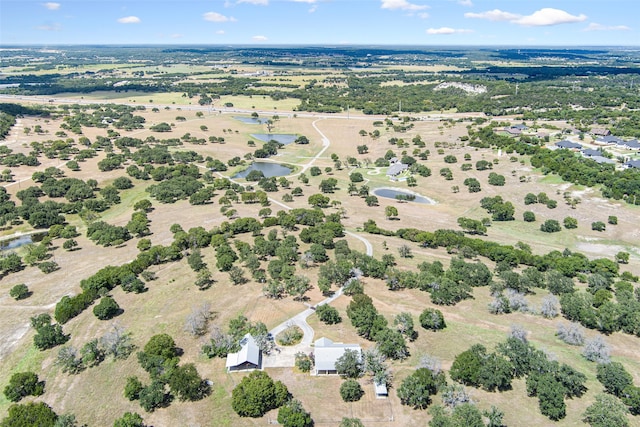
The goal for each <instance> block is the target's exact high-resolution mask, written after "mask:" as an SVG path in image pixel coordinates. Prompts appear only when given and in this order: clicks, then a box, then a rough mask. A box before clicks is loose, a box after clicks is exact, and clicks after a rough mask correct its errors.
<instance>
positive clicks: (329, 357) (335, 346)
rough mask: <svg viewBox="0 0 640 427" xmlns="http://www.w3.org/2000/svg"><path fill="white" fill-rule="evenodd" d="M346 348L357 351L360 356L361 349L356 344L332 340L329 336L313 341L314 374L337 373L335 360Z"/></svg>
mask: <svg viewBox="0 0 640 427" xmlns="http://www.w3.org/2000/svg"><path fill="white" fill-rule="evenodd" d="M347 350H352V351H357V352H358V354H359V355H360V357H362V349H361V348H360V346H359V345H358V344H343V343H340V342H333V341H331V340H330V339H329V338H320V339H318V340H316V342H315V343H314V350H313V356H314V359H315V360H314V365H315V366H314V368H313V373H314V375H332V374H334V375H335V374H337V373H338V371H337V369H336V362H337V361H338V359H339V358H340V357H342V356H343V355H344V353H345V352H346V351H347Z"/></svg>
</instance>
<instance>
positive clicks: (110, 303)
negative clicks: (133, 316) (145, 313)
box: [93, 297, 120, 320]
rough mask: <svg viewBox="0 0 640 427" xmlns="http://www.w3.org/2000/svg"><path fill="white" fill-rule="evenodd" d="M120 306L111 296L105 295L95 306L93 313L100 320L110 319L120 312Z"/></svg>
mask: <svg viewBox="0 0 640 427" xmlns="http://www.w3.org/2000/svg"><path fill="white" fill-rule="evenodd" d="M119 311H120V306H119V305H118V303H117V302H116V301H115V300H114V299H113V298H111V297H104V298H102V299H101V300H100V303H99V304H98V305H96V306H95V307H93V314H94V315H95V316H96V317H97V318H98V319H100V320H109V319H111V318H113V317H114V316H115V315H117V314H118V312H119Z"/></svg>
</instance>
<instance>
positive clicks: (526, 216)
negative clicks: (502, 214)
mask: <svg viewBox="0 0 640 427" xmlns="http://www.w3.org/2000/svg"><path fill="white" fill-rule="evenodd" d="M522 219H523V220H524V222H535V220H536V214H534V213H533V212H531V211H525V212H523V213H522Z"/></svg>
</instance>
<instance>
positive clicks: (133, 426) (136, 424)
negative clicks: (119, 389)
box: [113, 412, 145, 427]
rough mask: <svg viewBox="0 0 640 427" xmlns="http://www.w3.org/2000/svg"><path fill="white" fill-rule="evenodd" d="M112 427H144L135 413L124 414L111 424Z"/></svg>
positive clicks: (141, 420) (140, 418)
mask: <svg viewBox="0 0 640 427" xmlns="http://www.w3.org/2000/svg"><path fill="white" fill-rule="evenodd" d="M113 427H145V424H144V420H143V419H142V417H141V416H140V415H138V414H137V413H135V412H125V413H124V414H122V416H121V417H120V418H118V419H116V420H115V421H114V422H113Z"/></svg>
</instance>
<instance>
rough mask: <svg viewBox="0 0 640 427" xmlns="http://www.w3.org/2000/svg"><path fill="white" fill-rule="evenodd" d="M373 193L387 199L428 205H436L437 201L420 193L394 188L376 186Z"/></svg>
mask: <svg viewBox="0 0 640 427" xmlns="http://www.w3.org/2000/svg"><path fill="white" fill-rule="evenodd" d="M373 194H375V195H376V196H379V197H384V198H386V199H394V200H399V201H405V202H414V203H422V204H426V205H435V204H436V202H435V200H433V199H430V198H428V197H425V196H421V195H420V194H417V193H413V192H411V191H403V190H396V189H393V188H376V189H375V190H373Z"/></svg>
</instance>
